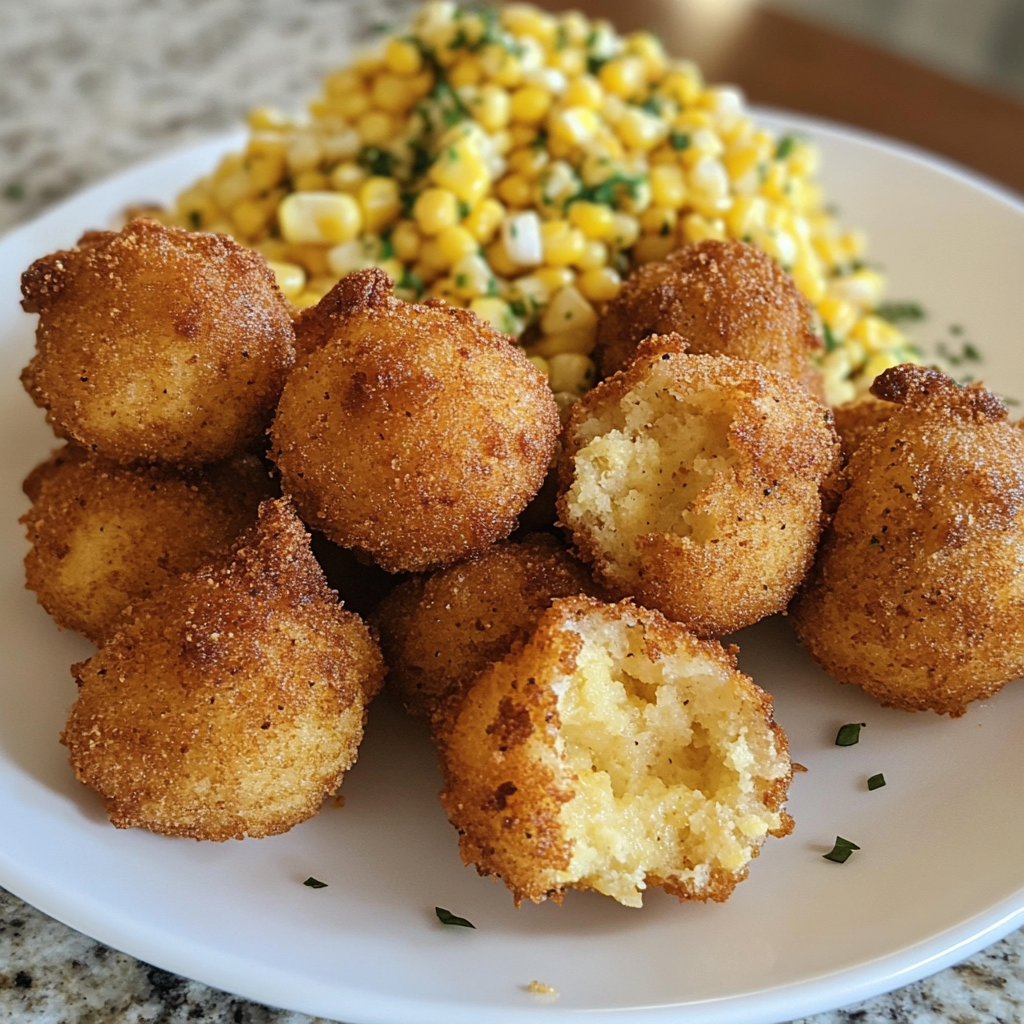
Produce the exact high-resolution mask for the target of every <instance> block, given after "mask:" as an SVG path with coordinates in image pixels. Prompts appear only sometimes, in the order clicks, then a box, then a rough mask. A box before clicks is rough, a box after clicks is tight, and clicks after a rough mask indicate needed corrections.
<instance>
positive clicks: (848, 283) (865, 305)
mask: <svg viewBox="0 0 1024 1024" xmlns="http://www.w3.org/2000/svg"><path fill="white" fill-rule="evenodd" d="M884 291H885V278H884V277H883V276H882V275H881V274H880V273H879V272H878V271H877V270H871V269H869V268H862V269H860V270H855V271H854V272H853V273H852V274H845V275H844V276H843V277H836V278H833V280H832V281H831V283H830V284H829V292H830V294H832V295H834V296H835V297H836V298H838V299H846V301H847V302H852V303H853V304H854V305H855V306H860V308H861V309H874V308H875V306H877V305H878V303H879V302H881V301H882V293H883V292H884Z"/></svg>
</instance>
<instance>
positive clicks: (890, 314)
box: [875, 302, 925, 324]
mask: <svg viewBox="0 0 1024 1024" xmlns="http://www.w3.org/2000/svg"><path fill="white" fill-rule="evenodd" d="M875 316H880V317H881V318H882V319H883V320H888V321H889V323H891V324H902V323H913V322H914V321H916V320H923V319H924V317H925V312H924V309H923V308H922V307H921V305H920V304H919V303H917V302H883V303H882V305H880V306H879V307H878V308H877V309H876V310H875Z"/></svg>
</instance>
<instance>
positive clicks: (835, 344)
mask: <svg viewBox="0 0 1024 1024" xmlns="http://www.w3.org/2000/svg"><path fill="white" fill-rule="evenodd" d="M821 331H822V334H823V335H824V336H825V351H826V352H835V350H836V349H837V348H839V341H838V340H837V339H836V336H835V335H834V334H833V333H832V328H831V327H829V325H828V324H822V325H821Z"/></svg>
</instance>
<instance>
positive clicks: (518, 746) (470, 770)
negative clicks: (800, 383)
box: [434, 597, 793, 906]
mask: <svg viewBox="0 0 1024 1024" xmlns="http://www.w3.org/2000/svg"><path fill="white" fill-rule="evenodd" d="M623 621H624V622H625V623H627V624H628V625H629V626H636V625H640V626H641V627H642V629H643V644H644V648H645V654H646V657H647V658H649V659H650V660H651V661H654V662H658V661H664V660H665V659H666V658H670V657H674V656H682V657H684V658H687V659H694V660H699V661H700V662H701V664H702V666H703V668H702V670H701V671H703V672H705V673H706V672H708V671H713V672H714V673H715V674H716V675H717V676H718V678H719V681H720V682H721V683H722V685H726V686H728V687H731V688H733V692H734V693H735V694H736V695H737V700H738V701H739V702H740V703H741V704H743V705H744V706H745V707H746V709H747V712H746V713H747V714H748V715H749V716H750V722H751V723H760V724H759V726H758V728H760V729H762V730H764V731H765V732H766V734H767V735H770V737H771V743H772V744H773V745H774V750H775V755H776V757H777V758H778V759H779V761H780V763H784V764H785V765H786V766H787V767H786V770H785V771H783V772H781V774H779V775H778V777H777V778H773V779H770V780H769V779H762V780H761V781H760V783H759V788H758V792H757V797H756V799H757V801H758V803H759V805H760V806H761V807H762V808H763V809H764V810H765V811H766V812H767V813H769V814H778V818H777V820H778V827H777V828H774V829H772V830H771V831H770V833H769V834H772V835H776V836H782V835H786V834H788V833H789V832H790V831H791V830H792V824H793V823H792V819H791V818H790V817H789V816H788V815H787V814H785V812H784V811H782V805H783V803H784V801H785V798H786V793H787V790H788V787H789V783H790V782H791V780H792V769H791V767H789V759H788V746H787V743H786V738H785V735H784V734H783V732H782V730H781V729H780V728H779V727H778V726H777V725H776V724H775V721H774V719H773V717H772V703H771V698H770V697H769V696H768V694H766V693H764V691H762V690H761V689H760V688H759V687H757V686H756V685H755V684H754V682H753V681H752V680H751V679H749V677H747V676H744V675H743V674H742V673H740V672H738V671H737V669H736V660H735V648H731V649H728V650H727V649H725V648H723V647H722V646H721V644H719V643H717V642H715V641H706V640H699V639H697V638H696V637H694V636H693V635H692V634H691V633H689V632H688V631H687V630H685V629H684V628H683V627H682V626H680V625H678V624H676V623H673V622H669V621H668V620H666V619H665V618H664V617H663V616H662V615H660V614H659V613H658V612H655V611H648V610H647V609H644V608H638V607H636V606H635V605H633V604H632V603H630V602H628V601H623V602H620V603H619V604H617V605H606V604H602V603H601V602H600V601H596V600H594V599H591V598H587V597H576V598H561V599H557V600H555V601H554V602H553V604H552V607H551V608H550V609H549V610H548V611H546V612H545V613H544V614H543V615H542V616H541V618H540V620H539V622H538V624H537V626H536V628H535V630H534V632H533V633H532V635H531V636H530V638H529V639H528V640H527V641H526V643H525V644H519V645H516V646H515V647H514V648H513V649H512V651H511V653H510V654H509V655H508V656H506V658H505V659H504V660H503V661H501V662H499V663H497V664H495V665H494V666H492V667H491V668H490V669H488V670H487V671H485V672H484V673H483V674H481V675H480V676H479V677H478V678H477V680H476V682H475V683H474V684H473V686H472V687H471V688H470V690H469V691H468V692H467V693H465V694H462V695H460V694H459V693H453V694H451V695H450V696H449V706H448V707H447V709H446V710H445V711H444V713H441V714H438V716H437V717H436V718H435V722H434V730H435V738H436V740H437V743H438V750H439V757H440V763H441V768H442V772H443V774H444V780H445V784H444V789H443V791H442V793H441V803H442V805H443V806H444V808H445V810H446V812H447V813H448V817H449V820H450V821H451V823H452V825H453V826H454V827H455V828H456V829H457V830H458V831H459V849H460V853H461V855H462V859H463V862H464V863H466V864H473V865H475V867H476V869H477V871H478V873H479V874H481V875H484V876H486V875H496V876H499V877H501V879H502V880H503V881H504V882H505V884H506V885H507V886H508V888H509V889H510V890H511V891H512V894H513V897H514V899H515V902H516V905H517V906H518V905H519V904H520V903H521V902H522V900H524V899H528V900H532V901H533V902H541V901H543V900H545V899H553V900H555V901H556V902H561V900H562V897H563V895H564V893H565V891H566V890H567V889H569V888H582V889H586V888H591V886H590V884H588V883H587V882H585V881H580V880H576V881H573V880H571V879H570V880H566V877H565V874H566V872H567V870H568V869H569V868H570V864H571V863H572V861H573V855H574V847H575V845H576V840H574V839H573V838H571V837H570V836H569V834H568V820H567V819H566V818H565V814H564V809H565V806H566V805H567V804H569V803H570V801H572V800H573V799H574V798H575V797H576V796H577V793H578V790H579V783H580V780H579V778H578V776H576V775H575V774H574V773H573V771H572V769H571V768H570V766H569V764H568V762H567V761H566V755H565V748H564V745H563V743H562V741H561V739H560V734H561V733H562V732H563V731H564V723H563V720H562V717H561V714H560V711H559V696H558V694H559V693H560V692H562V691H563V690H564V688H565V682H564V680H565V677H567V676H569V675H571V674H572V673H574V672H576V671H577V670H578V669H579V668H580V662H579V658H580V655H581V652H582V651H583V649H584V643H585V637H586V636H587V635H588V632H592V631H593V630H594V629H595V627H596V628H600V626H601V625H602V624H603V623H609V624H616V623H618V622H623ZM666 685H671V683H667V684H666ZM607 728H609V729H611V730H614V729H615V728H616V726H615V725H614V724H613V723H609V724H608V726H607ZM669 741H670V739H669V737H665V742H669ZM666 749H668V752H669V753H671V749H670V748H666ZM588 764H589V762H588ZM597 767H600V766H597ZM757 845H759V844H757ZM756 855H757V849H756V847H755V849H754V850H753V852H752V853H751V856H756ZM614 859H615V858H614V857H610V860H611V861H614ZM679 873H680V875H686V874H687V872H686V871H683V870H682V865H679ZM746 875H747V868H746V865H745V864H744V865H743V866H742V867H741V868H738V869H737V870H734V871H728V870H724V869H722V868H721V867H720V866H717V867H711V869H710V870H709V871H708V872H707V874H706V879H705V881H704V883H703V884H696V883H695V881H694V880H693V879H692V878H689V877H687V878H681V877H679V875H676V874H674V873H673V872H665V873H664V874H663V875H661V876H658V875H654V874H650V873H649V874H648V875H647V884H648V885H649V886H650V885H655V886H661V887H662V888H664V889H665V890H666V891H668V892H669V893H671V894H672V895H674V896H677V897H678V898H679V899H680V900H715V901H719V902H721V901H723V900H725V899H727V898H728V897H729V895H730V894H731V892H732V891H733V889H734V888H735V886H736V885H737V884H738V883H739V882H740V881H742V880H743V878H745V877H746Z"/></svg>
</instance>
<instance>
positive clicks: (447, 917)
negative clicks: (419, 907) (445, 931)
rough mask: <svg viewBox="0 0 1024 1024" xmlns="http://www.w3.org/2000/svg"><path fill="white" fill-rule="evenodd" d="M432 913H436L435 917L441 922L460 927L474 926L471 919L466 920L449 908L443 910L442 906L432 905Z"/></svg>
mask: <svg viewBox="0 0 1024 1024" xmlns="http://www.w3.org/2000/svg"><path fill="white" fill-rule="evenodd" d="M434 913H435V914H437V919H438V921H440V922H441V924H454V925H458V926H459V927H460V928H475V927H476V925H475V924H473V922H472V921H467V920H466V919H465V918H464V917H456V916H455V914H453V913H452V912H451V911H450V910H445V909H444V907H434Z"/></svg>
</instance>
